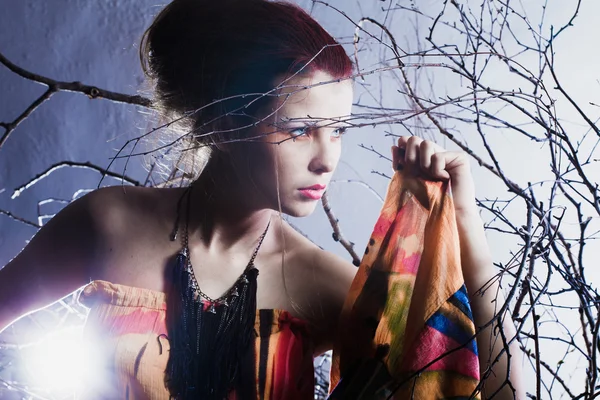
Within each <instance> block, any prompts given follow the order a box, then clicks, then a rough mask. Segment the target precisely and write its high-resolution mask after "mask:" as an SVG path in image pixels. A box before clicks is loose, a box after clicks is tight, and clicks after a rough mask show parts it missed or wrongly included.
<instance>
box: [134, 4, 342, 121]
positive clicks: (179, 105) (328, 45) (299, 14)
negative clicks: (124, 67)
mask: <svg viewBox="0 0 600 400" xmlns="http://www.w3.org/2000/svg"><path fill="white" fill-rule="evenodd" d="M140 58H141V62H142V68H143V69H144V72H145V74H146V75H147V76H148V77H150V78H151V79H152V80H153V81H154V101H155V106H156V108H157V109H159V110H162V111H164V112H165V114H168V115H170V116H172V117H177V116H181V115H184V114H185V113H187V112H190V111H193V110H197V109H199V108H200V107H202V106H205V105H207V104H209V103H211V102H214V101H215V100H217V99H223V98H228V97H230V96H236V95H241V94H257V93H266V92H268V91H270V90H272V89H273V88H274V87H275V85H276V84H277V83H278V82H275V78H276V77H277V76H281V75H282V74H284V75H285V74H290V73H296V72H298V71H300V70H302V71H301V72H300V73H301V74H302V75H305V74H310V73H311V72H313V71H315V70H320V71H323V72H326V73H328V74H329V75H331V76H332V77H333V78H334V79H340V78H347V77H349V76H351V75H352V71H353V64H352V61H351V60H350V58H349V57H348V55H347V54H346V52H345V50H344V49H343V47H342V46H341V45H339V43H338V42H336V40H335V39H334V38H333V37H332V36H331V35H330V34H329V33H327V31H325V29H323V27H321V25H319V23H318V22H317V21H315V20H314V19H313V18H312V17H311V16H310V15H309V14H308V13H306V12H305V11H304V10H303V9H301V8H300V7H298V6H296V5H294V4H291V3H287V2H281V1H266V0H174V1H173V2H171V3H170V4H168V5H167V6H166V7H165V8H164V9H163V10H162V11H161V12H160V13H159V14H158V15H157V17H156V18H155V20H154V22H153V23H152V25H151V26H150V28H148V30H147V31H146V32H145V33H144V36H143V38H142V44H141V46H140ZM311 60H312V61H311ZM309 61H310V63H309ZM307 63H308V65H307ZM303 67H304V68H303ZM252 97H253V95H250V96H245V97H243V98H242V97H237V98H234V99H232V100H228V101H222V102H219V103H218V105H216V106H214V107H208V108H206V109H204V110H203V111H202V112H200V113H197V114H195V115H194V117H193V124H192V126H191V127H192V128H194V130H196V131H211V132H214V131H219V130H221V129H224V128H227V129H230V128H231V126H228V125H224V124H229V123H230V122H231V121H236V124H238V126H240V125H239V124H247V123H248V122H250V119H248V116H249V117H251V118H252V117H255V116H256V113H257V112H258V110H259V109H261V107H262V106H264V105H266V102H267V101H268V100H269V98H264V99H261V100H260V101H256V102H254V103H253V104H252V105H251V106H250V107H247V108H244V115H245V117H240V116H239V115H237V116H235V117H233V118H221V117H220V116H222V115H225V114H226V113H228V112H231V111H232V110H236V109H239V108H240V107H244V105H246V104H248V103H249V101H250V100H252ZM213 119H217V121H215V122H214V123H211V124H209V125H208V126H207V124H206V122H207V121H211V120H213Z"/></svg>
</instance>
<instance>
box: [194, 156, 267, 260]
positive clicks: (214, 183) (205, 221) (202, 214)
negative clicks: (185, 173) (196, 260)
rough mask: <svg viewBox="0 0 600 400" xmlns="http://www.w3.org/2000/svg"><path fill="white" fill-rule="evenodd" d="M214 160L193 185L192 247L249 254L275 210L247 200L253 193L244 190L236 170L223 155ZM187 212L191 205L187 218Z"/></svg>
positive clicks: (211, 251) (218, 252) (214, 252)
mask: <svg viewBox="0 0 600 400" xmlns="http://www.w3.org/2000/svg"><path fill="white" fill-rule="evenodd" d="M211 161H212V162H211ZM211 161H209V163H208V164H207V165H206V168H205V169H204V171H203V172H202V175H201V176H200V178H198V179H197V180H196V181H195V182H194V183H193V184H192V189H191V190H192V192H191V196H190V215H189V226H188V240H189V245H190V248H192V247H193V246H202V247H204V248H205V250H206V251H207V252H208V253H212V254H223V253H237V252H241V253H247V252H248V250H249V248H251V247H252V248H254V247H255V246H256V245H257V240H258V238H259V237H260V235H261V234H262V233H263V232H264V230H265V228H266V227H267V224H268V223H269V221H270V220H271V217H272V215H273V211H272V210H271V209H265V208H260V207H256V206H253V205H252V204H251V203H250V202H248V201H247V199H248V197H249V196H244V194H243V193H240V188H242V184H241V182H239V178H238V177H237V175H236V173H235V171H233V169H232V168H231V166H228V164H227V163H226V162H225V161H224V160H223V159H222V158H221V157H216V158H215V159H212V160H211ZM186 203H187V200H186ZM184 206H185V207H187V205H184ZM186 212H187V208H186V211H185V212H184V214H183V215H184V218H185V216H186ZM273 225H274V224H271V228H269V230H270V231H271V230H272V228H273ZM268 237H269V235H268V234H267V236H266V237H265V240H264V242H263V245H262V247H261V248H264V247H266V245H267V241H268V240H267V238H268Z"/></svg>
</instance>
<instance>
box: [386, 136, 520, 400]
mask: <svg viewBox="0 0 600 400" xmlns="http://www.w3.org/2000/svg"><path fill="white" fill-rule="evenodd" d="M392 157H393V161H392V163H393V164H392V165H393V166H396V164H397V163H401V164H403V165H405V166H406V167H409V168H411V169H412V168H414V171H416V172H418V173H422V174H424V176H426V177H428V178H434V179H440V180H446V179H450V181H451V182H450V183H451V190H452V199H453V202H454V209H455V211H456V223H457V228H458V236H459V240H460V256H461V263H462V271H463V276H464V278H465V285H466V286H467V291H468V292H469V300H470V302H471V307H472V309H473V318H474V320H475V327H476V328H478V327H481V326H483V325H485V324H487V323H488V322H489V321H491V320H492V318H494V316H495V314H496V310H497V309H500V308H501V307H502V305H503V304H504V303H505V301H504V296H503V294H502V291H501V290H498V289H499V284H498V282H496V281H494V282H495V283H493V284H491V285H489V286H486V288H487V290H486V291H485V293H484V294H483V296H479V295H476V294H475V293H476V292H477V290H478V289H479V288H481V287H482V286H483V285H485V284H486V283H487V282H488V281H489V280H490V279H491V278H492V277H494V276H495V274H496V273H495V271H494V268H493V264H492V257H491V254H490V250H489V247H488V244H487V240H486V237H485V231H484V229H483V223H482V221H481V218H480V217H479V213H478V209H477V204H476V201H475V186H474V182H473V177H472V176H471V169H470V165H469V158H468V155H467V154H466V153H464V152H460V151H459V152H456V151H446V150H444V149H443V148H442V147H440V146H438V145H437V144H435V143H433V142H431V141H429V140H422V139H421V138H418V137H416V136H410V137H409V136H401V137H400V138H399V139H398V146H393V147H392ZM496 322H497V321H496ZM496 328H500V327H499V326H498V325H497V323H494V324H491V325H490V326H488V327H487V328H486V329H484V330H483V331H482V332H480V333H479V335H478V336H477V346H478V350H479V364H480V371H481V375H482V378H483V374H484V373H485V371H486V370H487V367H488V363H489V362H490V361H493V360H495V359H496V357H497V356H498V354H499V353H500V351H501V350H503V348H504V345H503V342H502V336H501V333H500V331H499V330H496ZM501 329H502V331H503V332H504V334H505V336H506V340H507V341H511V340H512V339H513V337H514V336H515V334H516V329H515V326H514V324H513V322H512V320H511V316H510V314H507V315H505V316H504V320H503V323H502V327H501ZM509 351H510V355H511V358H510V360H509V358H508V356H507V354H506V352H505V353H504V354H503V355H502V356H501V357H500V358H499V360H498V362H497V363H496V364H494V366H493V367H492V373H491V374H490V376H489V377H488V378H487V379H486V381H485V383H484V385H485V386H484V388H483V399H486V398H488V397H489V396H490V395H491V394H493V393H495V392H496V390H497V389H498V388H500V386H502V384H503V383H504V382H506V381H507V375H506V371H507V368H508V366H509V365H510V383H511V384H512V386H513V387H514V388H515V395H514V397H513V391H512V389H511V388H510V386H508V385H505V386H503V387H502V390H501V391H500V392H499V393H498V394H497V395H496V396H494V398H497V399H500V400H504V399H513V398H516V399H524V398H525V397H526V395H525V389H524V379H523V371H522V369H521V368H520V365H519V362H520V360H521V357H520V356H521V355H522V353H521V351H520V349H519V345H518V342H517V340H516V339H515V340H514V341H513V342H512V344H511V345H510V346H509Z"/></svg>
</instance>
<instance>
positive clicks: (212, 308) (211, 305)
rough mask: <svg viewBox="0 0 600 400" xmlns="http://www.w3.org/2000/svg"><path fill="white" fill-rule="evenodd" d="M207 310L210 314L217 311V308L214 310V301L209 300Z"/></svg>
mask: <svg viewBox="0 0 600 400" xmlns="http://www.w3.org/2000/svg"><path fill="white" fill-rule="evenodd" d="M208 312H209V313H211V314H216V313H217V310H215V303H213V302H212V301H211V302H210V306H209V307H208Z"/></svg>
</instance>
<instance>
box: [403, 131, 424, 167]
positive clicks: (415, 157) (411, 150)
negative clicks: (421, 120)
mask: <svg viewBox="0 0 600 400" xmlns="http://www.w3.org/2000/svg"><path fill="white" fill-rule="evenodd" d="M421 141H422V139H421V138H420V137H417V136H411V137H410V138H409V139H408V142H407V143H406V155H405V156H404V159H405V160H406V162H407V163H409V164H413V165H418V162H419V150H420V149H419V144H420V143H421Z"/></svg>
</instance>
